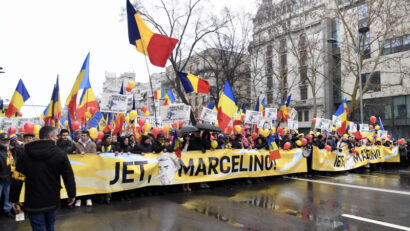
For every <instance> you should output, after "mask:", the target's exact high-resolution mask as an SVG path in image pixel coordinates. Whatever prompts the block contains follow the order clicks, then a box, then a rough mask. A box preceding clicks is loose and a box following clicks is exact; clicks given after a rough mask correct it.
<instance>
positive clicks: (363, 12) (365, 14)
mask: <svg viewBox="0 0 410 231" xmlns="http://www.w3.org/2000/svg"><path fill="white" fill-rule="evenodd" d="M368 19H369V8H368V7H367V4H366V3H365V4H362V5H359V6H358V7H357V20H358V24H359V28H362V27H365V26H367V24H368Z"/></svg>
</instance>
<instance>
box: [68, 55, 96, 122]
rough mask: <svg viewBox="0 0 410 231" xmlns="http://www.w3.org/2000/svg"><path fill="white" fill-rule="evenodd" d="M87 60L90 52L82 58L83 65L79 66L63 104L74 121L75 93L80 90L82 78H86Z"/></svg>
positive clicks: (87, 72)
mask: <svg viewBox="0 0 410 231" xmlns="http://www.w3.org/2000/svg"><path fill="white" fill-rule="evenodd" d="M89 60H90V53H88V54H87V57H86V58H85V60H84V63H83V66H82V67H81V70H80V73H79V74H78V76H77V79H76V80H75V82H74V86H73V88H72V89H71V92H70V94H69V95H68V97H67V100H66V102H65V105H66V106H67V108H68V112H69V115H70V117H71V120H72V121H75V116H74V113H75V112H76V111H77V95H78V91H79V90H80V86H81V85H82V82H83V80H84V79H87V80H88V74H89V68H90V65H89Z"/></svg>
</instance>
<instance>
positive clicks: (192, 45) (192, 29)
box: [134, 0, 227, 124]
mask: <svg viewBox="0 0 410 231" xmlns="http://www.w3.org/2000/svg"><path fill="white" fill-rule="evenodd" d="M203 2H204V1H201V0H187V1H183V2H182V1H178V0H161V1H160V2H159V5H155V6H153V10H150V9H148V7H146V6H145V5H143V4H142V2H141V1H138V2H137V3H135V4H134V6H135V7H136V9H137V10H138V11H139V12H140V14H141V16H142V17H143V19H144V20H146V21H147V22H149V23H151V24H152V25H153V26H154V27H155V28H156V29H157V30H158V31H159V32H160V33H161V34H164V35H167V36H169V37H174V38H178V39H179V43H178V44H177V46H176V47H175V50H174V52H173V54H172V55H171V57H170V59H169V61H170V62H171V65H172V69H173V72H174V75H167V77H168V81H169V84H171V87H172V88H173V89H175V91H176V92H177V95H178V97H179V98H180V99H181V101H182V102H183V103H185V104H189V102H188V100H187V97H186V96H185V91H184V89H183V87H182V85H181V82H180V81H179V80H177V79H178V78H175V76H177V72H178V71H182V70H184V69H185V68H186V66H187V64H188V63H189V61H190V59H191V57H192V55H193V54H194V51H195V49H197V47H198V45H199V42H200V41H201V40H202V39H204V38H205V37H206V36H207V35H209V34H212V33H215V32H217V31H218V30H219V29H221V28H222V27H223V26H225V25H226V23H227V20H226V18H225V17H223V15H222V16H221V17H218V16H217V15H216V14H206V12H212V11H210V10H209V11H207V10H204V9H206V4H203ZM159 15H162V16H165V17H166V19H167V23H165V24H163V23H160V22H159V21H158V18H160V17H159ZM191 122H192V123H193V124H196V120H195V116H194V114H193V113H192V112H191Z"/></svg>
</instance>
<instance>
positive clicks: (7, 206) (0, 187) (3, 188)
mask: <svg viewBox="0 0 410 231" xmlns="http://www.w3.org/2000/svg"><path fill="white" fill-rule="evenodd" d="M3 194H4V206H3V210H4V212H5V213H7V212H10V211H11V203H10V201H9V194H10V182H9V183H0V199H1V195H3Z"/></svg>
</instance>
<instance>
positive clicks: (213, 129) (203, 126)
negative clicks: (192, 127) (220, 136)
mask: <svg viewBox="0 0 410 231" xmlns="http://www.w3.org/2000/svg"><path fill="white" fill-rule="evenodd" d="M196 127H197V128H198V129H199V130H208V131H211V132H222V130H221V129H220V128H218V127H216V126H214V125H212V124H197V125H196Z"/></svg>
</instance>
